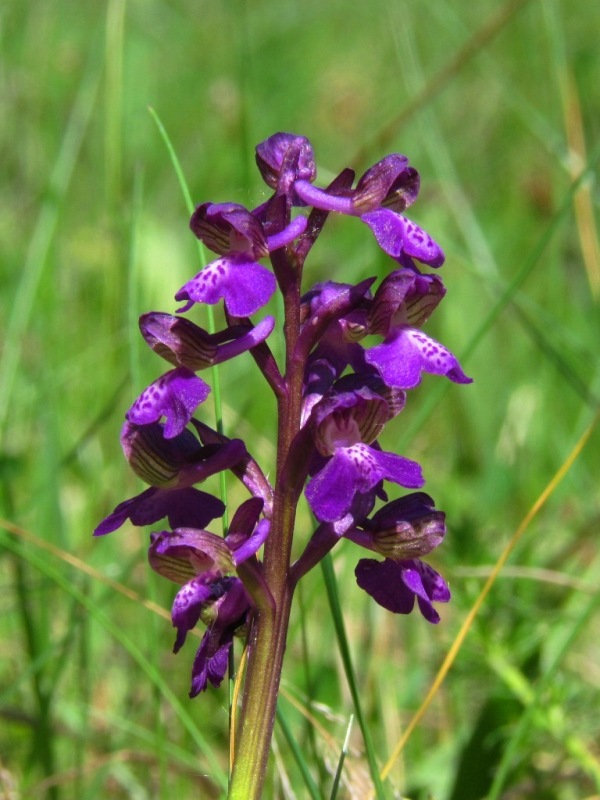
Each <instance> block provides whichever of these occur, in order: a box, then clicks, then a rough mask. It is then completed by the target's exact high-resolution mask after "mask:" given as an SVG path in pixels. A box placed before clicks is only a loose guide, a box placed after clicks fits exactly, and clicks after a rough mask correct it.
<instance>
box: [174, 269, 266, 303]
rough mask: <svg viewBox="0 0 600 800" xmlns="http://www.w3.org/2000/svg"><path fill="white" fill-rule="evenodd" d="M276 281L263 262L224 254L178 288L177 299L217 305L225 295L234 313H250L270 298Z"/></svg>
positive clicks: (225, 299)
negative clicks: (258, 262) (259, 262)
mask: <svg viewBox="0 0 600 800" xmlns="http://www.w3.org/2000/svg"><path fill="white" fill-rule="evenodd" d="M276 285H277V284H276V281H275V276H274V275H273V274H272V273H271V272H269V270H268V269H266V267H263V266H262V265H261V264H257V263H256V262H254V261H249V260H246V259H244V258H228V257H224V258H218V259H217V260H216V261H213V262H211V263H210V264H208V265H207V266H206V267H204V269H203V270H202V271H201V272H199V273H198V274H197V275H196V277H195V278H192V280H191V281H188V283H186V284H185V286H183V287H182V288H181V289H180V290H179V291H178V292H177V294H176V295H175V299H176V300H188V301H191V302H193V303H208V304H209V305H214V304H215V303H218V302H219V300H220V299H221V298H223V300H224V302H225V306H226V308H227V311H228V312H229V313H230V314H232V315H233V316H235V317H249V316H251V315H252V314H254V313H256V311H258V309H259V308H262V307H263V306H264V305H265V304H266V303H268V302H269V299H270V298H271V295H272V294H273V292H274V291H275V288H276ZM187 307H188V306H187V305H186V306H185V309H186V310H187Z"/></svg>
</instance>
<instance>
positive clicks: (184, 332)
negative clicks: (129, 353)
mask: <svg viewBox="0 0 600 800" xmlns="http://www.w3.org/2000/svg"><path fill="white" fill-rule="evenodd" d="M274 325H275V319H274V318H273V317H265V318H264V319H263V320H261V322H259V323H258V324H257V325H254V326H247V325H236V326H233V327H229V328H226V329H225V330H224V331H220V332H219V333H208V332H207V331H205V330H204V329H203V328H200V327H199V326H198V325H195V324H194V323H193V322H191V321H190V320H189V319H185V317H178V316H173V315H172V314H166V313H162V312H159V311H152V312H150V313H148V314H142V316H141V317H140V331H141V332H142V336H143V337H144V339H145V340H146V342H147V343H148V345H149V346H150V347H151V348H152V349H153V350H154V352H155V353H157V354H158V355H159V356H161V357H162V358H164V359H165V360H166V361H169V362H170V363H171V364H173V365H174V366H175V367H187V369H190V370H192V371H194V372H196V371H198V370H201V369H206V368H207V367H212V366H214V365H215V364H221V363H223V362H224V361H228V360H229V359H231V358H234V357H235V356H237V355H239V354H240V353H244V352H245V351H246V350H251V349H252V348H253V347H256V346H257V345H259V344H260V343H261V342H264V341H265V339H266V338H267V337H268V336H269V335H270V334H271V332H272V330H273V327H274Z"/></svg>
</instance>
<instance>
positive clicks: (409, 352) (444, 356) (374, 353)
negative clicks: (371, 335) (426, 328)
mask: <svg viewBox="0 0 600 800" xmlns="http://www.w3.org/2000/svg"><path fill="white" fill-rule="evenodd" d="M365 360H366V362H367V363H368V364H371V365H372V366H373V367H375V369H377V371H378V372H379V374H380V375H381V377H382V378H383V380H384V381H385V383H387V385H388V386H392V387H395V388H398V389H413V388H414V387H415V386H418V385H419V383H420V382H421V373H422V372H429V373H430V374H432V375H445V376H446V377H447V378H449V379H450V380H451V381H453V382H454V383H472V381H473V379H472V378H469V377H468V376H467V375H465V373H464V372H463V370H462V368H461V366H460V364H459V363H458V360H457V359H456V357H455V356H453V355H452V353H451V352H450V351H449V350H448V349H447V348H445V347H444V346H443V345H442V344H440V343H439V342H437V341H436V340H435V339H432V338H431V337H430V336H427V334H425V333H423V331H420V330H418V329H417V328H411V327H409V326H404V325H403V326H399V327H397V328H393V329H392V330H391V331H390V333H389V335H388V336H387V337H386V338H385V340H384V341H383V342H382V343H381V344H378V345H376V346H375V347H371V348H370V349H368V350H367V351H366V353H365Z"/></svg>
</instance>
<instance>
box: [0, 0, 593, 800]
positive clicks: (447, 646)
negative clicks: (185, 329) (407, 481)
mask: <svg viewBox="0 0 600 800" xmlns="http://www.w3.org/2000/svg"><path fill="white" fill-rule="evenodd" d="M0 26H1V27H0V35H1V45H0V46H1V71H0V97H1V101H2V125H1V127H0V137H1V150H2V153H3V155H2V180H1V182H0V191H1V193H2V197H1V202H0V248H1V265H0V288H1V291H0V326H1V334H2V335H1V339H0V798H3V799H4V798H6V800H25V799H26V798H27V799H31V800H37V798H49V800H71V798H72V799H73V800H91V799H92V798H94V799H96V798H117V799H120V798H132V799H133V800H159V799H160V800H162V799H163V798H164V799H165V800H166V799H167V798H173V797H180V798H191V797H198V798H208V799H209V800H210V798H219V797H222V796H223V794H224V792H225V791H226V786H227V768H228V702H229V696H228V689H227V686H226V685H225V683H224V684H223V686H222V687H221V689H220V690H211V689H209V691H207V692H206V693H205V694H203V695H201V696H199V697H198V698H196V699H194V700H193V701H190V700H189V699H188V696H187V693H188V689H189V677H190V670H191V665H192V660H193V655H194V651H195V641H194V639H193V637H192V638H191V641H188V642H187V643H186V645H185V646H184V648H183V649H182V650H181V651H180V652H179V654H178V655H176V656H175V655H173V654H172V652H171V648H172V645H173V641H174V631H173V629H172V627H171V623H170V619H169V611H170V607H171V602H172V599H173V596H174V592H175V586H174V584H170V583H169V582H168V581H165V580H162V579H160V578H159V577H158V576H156V575H155V574H154V573H152V571H151V570H150V568H149V567H148V565H147V561H146V546H147V537H148V531H146V530H141V529H137V528H134V527H132V526H130V525H126V526H124V527H123V528H122V529H121V530H119V531H116V532H114V533H113V534H111V535H110V536H107V537H104V538H101V539H93V538H92V536H91V532H92V530H93V529H94V527H95V525H96V524H97V523H98V522H99V520H101V519H102V518H103V517H104V516H105V515H106V514H108V513H109V512H110V511H111V510H112V509H113V507H114V506H115V505H116V504H117V503H119V502H121V501H122V500H124V499H125V498H127V497H131V496H133V495H135V494H137V493H138V492H140V491H141V490H142V488H143V486H142V484H141V482H140V481H139V480H138V479H137V478H135V476H134V475H133V473H132V472H131V471H130V470H129V468H128V466H127V464H126V462H125V460H124V458H123V457H122V453H121V450H120V446H119V430H120V427H121V423H122V419H123V414H124V412H125V410H126V409H127V408H128V407H129V405H130V404H131V402H132V400H133V399H134V398H135V397H136V396H137V395H138V394H139V392H140V391H141V390H142V389H143V388H144V387H145V386H146V385H147V384H148V383H149V382H150V381H152V380H154V378H156V377H157V376H158V375H159V374H161V372H163V371H164V369H165V365H164V362H161V360H160V359H158V357H157V356H155V355H154V354H153V353H152V352H151V351H150V350H149V349H148V348H147V347H146V345H145V344H144V342H143V340H142V339H141V337H140V336H139V333H138V330H137V317H138V316H139V315H140V314H141V313H143V312H145V311H148V310H164V311H169V312H173V311H174V309H175V308H176V306H177V304H176V303H175V301H174V299H173V294H174V293H175V291H176V290H177V289H178V288H179V287H180V286H181V285H182V284H183V283H185V281H186V280H188V278H189V277H191V276H192V275H193V274H195V272H197V271H198V269H199V260H198V250H197V247H196V241H195V239H194V237H193V236H192V234H191V233H190V232H189V230H188V216H189V215H188V211H187V208H186V202H185V198H184V196H183V193H182V191H181V187H180V185H179V182H178V178H177V175H176V173H175V170H174V168H173V163H172V161H171V158H170V156H169V152H168V150H167V147H166V146H165V142H164V140H163V138H162V137H161V134H160V132H159V129H158V127H157V124H156V120H155V117H154V116H153V115H152V114H151V113H150V111H149V108H152V109H153V110H154V111H155V114H156V115H157V116H158V118H159V119H160V121H161V122H162V125H163V126H164V128H165V130H166V132H167V133H168V137H169V139H170V141H171V143H172V145H173V148H174V150H175V152H176V154H177V156H178V158H179V160H180V163H181V167H182V171H183V174H184V176H185V180H186V181H187V184H188V186H189V189H190V193H191V196H192V199H193V201H194V202H195V203H200V202H204V201H206V200H212V201H215V202H219V201H226V200H231V201H235V202H238V203H243V204H245V205H248V206H249V207H254V206H256V205H258V204H259V203H260V202H262V200H264V199H265V197H266V187H265V185H264V184H263V183H262V181H261V179H260V175H259V173H258V171H257V169H256V168H255V165H254V146H255V144H256V143H258V142H260V141H261V140H263V139H264V138H266V137H267V136H269V135H271V134H272V133H274V132H276V131H292V132H295V133H298V134H303V135H305V136H307V137H309V139H310V140H311V141H312V144H313V147H314V149H315V152H316V156H317V162H318V169H319V177H318V183H319V185H324V184H325V183H326V182H327V179H328V177H331V176H333V175H334V174H336V173H337V172H339V171H340V170H341V169H342V168H344V167H346V166H351V167H353V168H354V169H356V171H357V173H358V174H360V173H361V172H362V171H364V170H365V169H366V168H368V167H369V166H370V165H371V164H373V163H375V162H376V161H378V160H379V159H380V158H381V157H383V156H384V155H386V154H387V153H390V152H401V153H405V154H406V155H408V156H409V158H410V159H411V163H412V164H413V165H415V166H416V167H417V168H418V169H419V171H420V173H421V180H422V183H421V187H422V188H421V194H420V196H419V199H418V201H417V203H416V204H415V205H414V206H413V207H412V208H411V209H410V211H409V216H411V217H412V218H413V219H415V221H417V222H418V223H419V224H421V225H422V226H423V227H424V228H425V229H426V230H427V231H428V232H429V233H430V234H431V235H432V236H433V237H434V238H435V239H436V241H438V242H439V243H440V244H441V245H442V247H443V248H444V250H445V252H446V263H445V265H444V266H443V268H442V270H441V275H442V277H443V279H444V282H445V284H446V286H447V288H448V294H447V296H446V298H445V301H444V303H442V305H441V306H440V308H439V309H438V311H437V313H436V314H435V315H434V317H433V318H432V320H431V322H430V323H428V325H427V331H428V332H429V333H430V334H431V335H433V336H434V337H436V338H439V339H440V340H441V341H443V342H444V344H445V345H446V346H447V347H449V348H450V349H451V350H452V351H453V352H454V353H456V354H457V355H458V356H459V358H460V359H461V363H462V365H463V367H464V369H465V371H466V372H467V373H468V374H469V375H471V376H472V377H473V378H474V383H473V384H472V385H470V386H457V385H455V384H452V383H450V382H449V381H446V380H445V379H442V378H437V377H433V376H425V377H424V379H423V382H422V384H421V385H420V386H419V387H418V388H417V389H415V390H413V391H411V392H410V393H409V398H408V403H407V407H406V409H405V410H404V411H403V413H402V414H401V415H400V416H399V417H398V418H396V419H395V420H394V422H393V423H392V424H391V425H390V426H388V428H387V429H386V435H385V439H384V440H383V442H382V444H383V445H387V447H388V448H389V449H392V450H394V451H395V452H398V453H401V454H403V455H405V456H407V457H409V458H412V459H415V460H417V461H419V462H420V463H421V464H422V466H423V470H424V474H425V477H426V478H427V483H426V486H425V490H426V491H427V492H428V493H430V494H431V495H432V496H433V497H434V498H435V500H436V504H437V506H438V507H439V508H441V509H443V510H445V511H446V513H447V522H448V535H447V537H446V540H445V542H444V544H443V546H442V547H440V548H439V549H438V550H437V551H436V552H435V553H434V554H433V556H432V557H431V558H430V561H431V563H432V564H433V565H434V566H435V568H436V569H438V570H439V571H440V572H441V573H442V574H443V575H444V576H445V577H446V579H447V580H448V581H449V583H450V586H451V589H452V593H453V599H452V602H451V603H450V604H448V606H446V607H438V608H439V610H440V612H441V614H442V622H441V623H440V625H438V626H431V625H428V623H427V622H425V620H424V619H423V618H422V617H420V615H418V613H416V612H415V613H413V614H411V615H410V616H407V617H405V616H400V615H392V614H389V613H388V612H386V611H384V610H383V609H381V608H379V607H376V606H375V604H374V603H372V601H371V600H370V599H369V598H368V597H367V596H366V595H365V594H364V593H363V592H361V591H360V590H359V589H358V588H357V586H356V583H355V579H354V574H353V572H354V567H355V564H356V560H357V550H356V548H355V547H354V545H352V544H351V543H350V542H343V543H342V544H340V546H339V547H338V548H336V550H335V551H334V553H333V566H334V570H335V578H336V584H337V595H336V596H337V600H338V602H339V605H340V608H341V614H342V617H343V622H344V629H345V634H346V636H347V641H348V643H349V654H350V662H351V667H350V668H349V667H348V661H347V660H345V659H344V658H343V657H342V655H341V653H342V652H343V646H342V643H343V638H340V636H341V635H340V631H339V626H338V627H337V628H336V625H335V624H334V619H335V615H334V614H332V613H331V611H330V601H329V599H328V594H327V592H326V590H325V581H324V574H323V572H322V571H321V569H320V568H317V569H315V570H314V571H313V572H311V573H310V574H309V575H308V576H307V577H306V578H305V579H304V581H303V582H302V584H301V587H300V591H299V593H298V595H297V598H296V605H295V609H294V613H293V617H292V625H291V629H290V638H289V642H288V650H287V654H286V663H285V668H284V674H283V682H282V694H281V698H280V703H279V716H278V724H277V725H276V732H275V738H274V744H273V756H272V759H271V772H270V776H269V780H268V787H267V790H266V791H265V797H266V798H286V800H287V799H288V798H298V800H300V799H301V798H312V799H313V800H319V799H322V800H324V799H325V798H331V797H337V798H351V799H352V800H362V798H368V797H371V796H374V795H373V794H372V792H373V791H374V790H373V780H372V777H371V776H370V772H369V759H368V758H367V753H366V750H365V741H364V737H363V735H362V734H361V730H360V726H359V725H358V724H357V722H356V709H355V706H354V702H353V699H352V692H351V690H350V686H351V684H352V683H353V682H354V683H355V685H356V687H357V690H358V696H359V698H360V706H361V710H362V714H363V716H364V719H365V721H366V725H367V726H368V731H369V736H368V737H367V738H368V739H370V742H369V743H368V747H369V753H370V755H371V756H372V757H374V759H375V761H376V763H377V765H378V768H379V769H380V770H381V772H382V780H381V784H382V786H383V789H382V790H381V789H380V790H379V797H380V798H381V797H383V798H410V800H480V799H481V798H489V800H495V799H496V798H507V799H508V800H520V798H536V799H538V798H539V799H541V800H582V798H588V800H591V798H598V797H600V744H599V739H598V713H599V709H600V592H599V589H598V587H599V585H600V553H599V549H598V537H599V529H600V492H599V489H598V480H599V478H598V461H599V458H598V450H599V445H600V438H599V432H598V427H597V425H596V422H597V416H596V415H597V412H598V406H599V403H600V369H599V367H600V359H599V357H598V349H599V341H600V340H599V333H600V314H599V308H600V249H599V245H598V229H597V220H598V205H599V200H600V195H599V193H598V185H597V183H594V174H595V173H596V172H597V165H598V158H599V157H600V54H599V51H598V38H599V34H600V29H599V24H598V18H597V11H596V12H595V11H594V4H592V3H589V2H588V1H587V0H569V2H567V0H543V1H542V0H502V1H501V2H494V0H483V2H481V3H477V4H473V3H470V2H467V0H439V2H438V1H437V0H419V1H418V2H417V0H404V2H399V1H398V0H387V1H386V2H384V0H371V2H369V3H360V4H353V3H349V2H342V0H325V1H324V2H323V1H322V2H316V0H304V1H303V2H298V1H297V0H291V1H290V2H287V3H286V2H275V0H255V2H252V3H250V2H243V0H230V2H221V3H218V2H214V3H208V2H205V0H196V2H192V0H129V2H126V0H107V2H105V3H90V2H82V3H70V2H67V1H66V0H56V1H55V2H53V3H42V2H40V0H31V2H29V3H23V2H17V0H6V2H5V3H3V5H2V8H1V9H0ZM392 266H393V264H392V262H391V261H390V260H389V259H387V258H386V257H385V256H383V254H381V253H380V252H379V250H378V248H377V246H376V244H375V242H374V241H373V238H372V236H371V235H370V233H369V231H368V230H367V229H366V227H365V226H363V225H361V224H359V223H358V222H354V221H352V220H347V219H343V220H342V219H332V220H330V221H329V223H328V225H327V227H326V229H325V231H324V233H323V235H322V237H321V238H320V239H319V242H318V244H317V246H316V247H315V249H314V251H313V252H312V253H311V257H310V258H309V260H308V261H307V267H306V279H307V286H308V285H310V284H311V283H312V282H314V281H316V280H325V279H332V280H339V281H347V282H352V281H354V282H357V281H359V280H362V279H363V278H365V277H368V276H370V275H377V276H379V277H382V276H383V275H385V274H386V273H387V271H389V270H390V269H391V268H392ZM270 310H271V311H272V312H273V313H277V312H278V309H277V308H275V307H273V308H271V309H270ZM201 314H202V312H201V311H199V310H198V312H197V315H196V317H195V319H196V321H197V322H199V324H205V321H203V320H202V318H201ZM217 320H218V313H217ZM273 348H274V350H275V352H278V345H277V341H276V340H275V341H274V343H273ZM219 379H220V384H221V392H222V398H223V417H224V427H225V432H226V433H227V434H229V435H231V436H234V435H235V436H240V437H242V438H244V439H245V441H246V443H247V446H248V448H249V449H250V450H251V451H252V453H253V454H254V455H255V457H256V458H257V459H258V460H259V461H260V462H261V464H262V465H263V468H264V469H265V471H270V472H271V473H272V470H273V469H274V457H275V441H274V413H273V404H272V400H271V396H270V395H269V394H267V392H266V391H265V384H264V381H263V379H262V377H261V376H260V375H259V374H258V371H257V370H256V368H255V365H254V363H253V362H252V359H251V358H250V357H249V356H248V355H245V356H242V357H241V358H240V359H237V360H236V361H234V362H231V363H227V364H224V365H223V366H222V367H221V368H220V370H219ZM207 380H209V377H207ZM201 411H202V413H203V414H204V415H205V416H204V417H203V419H204V420H205V421H207V422H208V423H209V424H212V423H213V421H214V420H213V417H212V416H211V415H212V413H213V412H212V405H211V403H210V402H208V403H206V404H205V406H204V407H203V408H202V409H201ZM582 437H583V438H582ZM205 488H207V490H209V491H211V490H214V491H215V492H217V491H218V490H219V485H218V481H217V480H215V481H214V482H213V481H212V480H211V481H209V482H208V484H207V486H206V487H205ZM230 492H231V493H232V496H233V497H234V498H236V497H237V493H239V489H238V487H237V486H236V485H235V482H232V484H231V487H230ZM391 495H392V496H396V494H394V492H391ZM241 497H243V495H241V494H240V498H241ZM310 532H311V520H310V517H309V515H308V512H307V509H306V508H304V507H303V508H302V509H301V513H300V516H299V524H298V532H297V537H298V542H299V543H302V542H304V541H306V539H307V537H308V535H309V534H310ZM299 546H300V544H299ZM161 610H162V612H163V614H162V616H161V613H160V612H161ZM236 655H237V656H239V655H240V648H239V647H238V648H237V650H236ZM352 715H354V722H353V724H352V726H351V729H350V732H349V735H348V729H349V723H350V718H351V716H352ZM345 741H347V752H346V753H345V759H344V762H343V769H342V774H341V780H340V781H339V785H338V786H337V788H335V784H336V781H335V779H334V776H335V773H336V769H337V768H338V765H339V762H340V756H341V753H342V749H343V747H344V743H345Z"/></svg>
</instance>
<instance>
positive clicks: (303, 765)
mask: <svg viewBox="0 0 600 800" xmlns="http://www.w3.org/2000/svg"><path fill="white" fill-rule="evenodd" d="M276 714H277V724H278V726H279V728H280V730H281V732H282V733H283V735H284V737H285V740H286V742H287V744H288V747H289V748H290V750H291V752H292V755H293V757H294V760H295V762H296V764H297V765H298V769H299V770H300V772H301V774H302V780H303V781H304V786H305V787H306V790H307V791H308V794H309V795H310V796H311V797H312V800H323V795H322V794H321V792H320V791H319V788H318V787H317V784H316V783H315V780H314V778H313V776H312V774H311V771H310V768H309V766H308V764H307V762H306V759H305V758H304V754H303V752H302V748H301V747H300V746H299V744H298V740H297V739H296V737H295V736H294V734H293V733H292V731H291V728H290V726H289V725H288V722H287V719H286V716H285V714H284V713H283V711H282V710H281V708H280V706H279V704H278V705H277V711H276Z"/></svg>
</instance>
